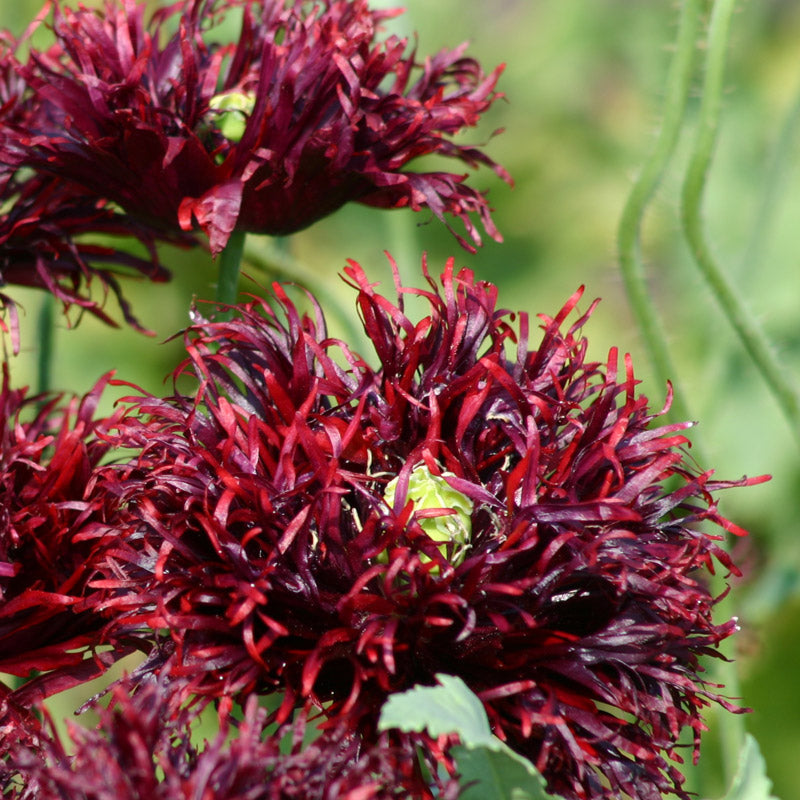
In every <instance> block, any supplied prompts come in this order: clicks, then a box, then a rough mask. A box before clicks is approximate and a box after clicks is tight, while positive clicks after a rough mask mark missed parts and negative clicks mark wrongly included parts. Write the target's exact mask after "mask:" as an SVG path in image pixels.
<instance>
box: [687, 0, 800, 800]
mask: <svg viewBox="0 0 800 800" xmlns="http://www.w3.org/2000/svg"><path fill="white" fill-rule="evenodd" d="M735 7H736V0H715V2H714V5H713V8H712V10H711V18H710V20H709V25H708V43H707V55H706V64H705V74H704V78H703V93H702V101H701V105H700V117H699V122H698V129H697V138H696V141H695V146H694V150H693V152H692V155H691V158H690V161H689V165H688V168H687V172H686V177H685V181H684V184H683V192H682V219H683V227H684V233H685V235H686V239H687V241H688V243H689V246H690V248H691V251H692V254H693V257H694V260H695V263H696V264H697V266H698V268H699V269H700V272H701V273H702V275H703V276H704V278H705V279H706V281H707V282H708V284H709V286H710V287H711V290H712V292H713V294H714V295H715V296H716V298H717V300H718V302H719V303H720V305H721V307H722V309H723V311H724V313H725V315H726V316H727V317H728V319H729V321H730V323H731V324H732V325H733V327H734V329H735V330H736V332H737V333H738V334H739V337H740V339H741V341H742V343H743V344H744V346H745V348H746V349H747V351H748V352H749V353H750V356H751V357H752V358H753V360H754V361H755V363H756V365H757V366H758V368H759V369H760V370H761V372H762V375H763V376H764V377H765V378H766V380H767V383H768V384H769V386H770V388H771V389H772V390H773V391H774V392H775V394H776V395H777V397H778V399H779V400H780V402H781V405H782V406H783V408H784V411H785V412H787V416H789V418H790V421H791V422H792V426H793V427H794V429H795V432H796V433H800V424H799V423H800V416H799V415H798V414H799V413H800V407H798V405H797V397H796V395H795V394H794V391H793V390H792V388H791V387H790V386H789V385H788V384H787V381H786V378H785V377H784V375H783V371H782V370H781V369H780V367H779V365H778V364H777V361H776V360H775V358H774V356H773V354H772V352H771V350H770V348H769V345H768V343H767V340H766V338H765V337H764V335H763V333H762V332H761V331H760V330H759V328H758V327H757V325H756V323H755V321H754V320H753V319H752V317H751V316H750V314H749V313H747V311H746V309H745V308H744V305H743V304H742V303H741V301H740V300H739V298H738V297H737V296H736V293H735V291H734V289H733V286H732V285H730V283H729V282H728V280H727V278H726V277H725V275H724V274H723V273H722V271H721V270H720V268H719V267H718V266H717V264H716V262H715V261H714V259H713V257H712V256H711V252H710V250H709V247H708V244H707V242H706V239H705V233H704V227H703V219H702V202H703V192H704V189H705V184H706V178H707V175H708V171H709V167H710V164H711V158H712V155H713V151H714V146H715V143H716V138H717V130H718V127H719V118H720V113H721V109H722V97H723V89H724V75H725V58H726V53H727V47H728V41H729V35H730V27H731V20H732V16H733V12H734V9H735ZM721 583H722V581H721V578H720V577H719V576H716V578H715V580H714V581H712V591H714V590H720V589H721ZM732 610H733V601H732V599H731V598H730V595H728V596H727V597H726V598H725V600H723V601H722V602H721V603H720V605H719V606H718V608H717V613H724V614H725V615H726V616H727V617H730V616H731V615H732V614H731V612H732ZM727 647H728V644H727V643H726V644H725V646H724V647H723V648H721V649H722V651H723V653H725V652H726V650H727ZM715 673H716V677H717V678H718V680H719V682H720V683H722V684H724V685H725V687H726V691H727V692H728V694H729V695H731V696H733V697H736V696H738V694H739V675H738V670H737V667H736V664H735V663H733V662H732V661H721V662H719V663H717V664H716V669H715ZM719 728H720V737H721V747H722V760H723V767H724V772H725V783H726V785H730V784H731V782H732V781H733V778H734V776H735V775H736V772H737V767H738V762H739V757H740V753H741V751H742V747H743V745H744V742H745V724H744V719H743V718H742V717H741V716H740V715H726V718H725V721H724V723H722V724H720V725H719Z"/></svg>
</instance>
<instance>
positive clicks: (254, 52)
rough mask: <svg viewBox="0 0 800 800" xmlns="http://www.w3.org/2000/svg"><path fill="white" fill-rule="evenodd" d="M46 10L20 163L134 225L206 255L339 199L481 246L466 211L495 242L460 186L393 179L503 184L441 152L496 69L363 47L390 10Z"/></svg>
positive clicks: (473, 162)
mask: <svg viewBox="0 0 800 800" xmlns="http://www.w3.org/2000/svg"><path fill="white" fill-rule="evenodd" d="M53 6H54V15H53V29H54V33H55V36H56V45H55V46H54V47H53V48H52V49H51V50H49V51H48V52H46V53H41V52H37V51H34V52H33V53H32V54H31V57H30V61H29V63H28V65H27V68H26V69H25V71H24V74H25V76H26V79H27V80H28V82H29V83H30V85H31V86H32V87H33V88H34V90H35V91H36V93H37V96H38V100H39V103H40V111H41V113H40V116H39V118H38V121H35V120H31V121H29V122H28V124H27V126H24V127H23V128H22V129H20V130H19V131H18V132H17V140H18V142H19V144H20V148H21V149H20V159H21V160H22V162H23V163H26V164H28V165H30V166H33V167H34V168H36V169H38V170H41V171H44V172H47V173H49V174H53V175H57V176H59V177H63V178H67V179H69V180H71V181H74V182H76V183H78V184H80V185H83V186H84V187H87V188H88V189H89V190H90V191H91V192H93V193H95V194H97V195H99V196H102V197H108V198H110V199H111V200H113V201H114V202H115V203H117V204H119V205H120V206H121V207H122V208H123V209H125V210H126V211H128V212H129V213H132V214H134V215H136V216H138V217H139V218H142V219H145V220H147V221H148V223H151V224H155V225H162V226H167V227H175V228H176V227H177V226H178V225H180V227H181V228H183V229H184V230H188V229H191V228H192V227H193V226H194V225H195V224H197V225H199V226H200V228H202V230H203V231H204V232H205V233H206V234H207V235H208V237H209V240H210V244H211V249H212V251H213V252H214V253H218V252H219V251H220V250H221V249H222V248H223V247H224V246H225V244H226V242H227V241H228V238H229V236H230V235H231V232H232V231H234V230H239V231H251V232H257V233H268V234H287V233H291V232H293V231H297V230H300V229H302V228H305V227H306V226H308V225H310V224H311V223H313V222H315V221H316V220H318V219H320V218H321V217H323V216H325V215H327V214H329V213H331V212H332V211H334V210H336V209H337V208H339V207H340V206H341V205H343V204H345V203H347V202H349V201H351V200H355V201H358V202H361V203H366V204H368V205H372V206H379V207H383V208H390V207H400V206H410V207H412V208H414V209H415V210H420V209H422V208H428V209H429V210H430V211H431V212H433V214H435V215H436V216H437V217H439V218H440V219H444V216H445V215H451V216H455V217H458V218H460V219H461V220H462V222H463V223H464V224H465V226H466V230H467V233H468V235H469V237H470V238H471V239H472V241H473V242H474V243H475V244H480V241H481V239H480V235H479V233H478V231H477V229H476V227H475V225H474V223H473V222H472V221H471V219H470V214H472V213H473V212H474V213H476V214H478V216H479V217H480V218H481V220H482V222H483V225H484V227H485V229H486V231H487V232H488V233H489V234H490V235H491V236H492V237H493V238H495V239H499V238H500V236H499V234H498V232H497V230H496V229H495V227H494V225H493V223H492V221H491V218H490V215H489V206H488V204H487V201H486V198H485V197H484V195H483V194H481V193H479V192H477V191H476V190H474V189H472V188H471V187H470V186H468V185H467V184H466V183H465V182H464V179H465V177H466V176H465V175H460V174H451V173H447V172H413V171H406V170H405V169H404V168H405V167H406V165H408V164H409V162H411V161H412V160H413V159H415V158H417V157H419V156H423V155H428V154H438V155H442V156H447V157H450V158H454V159H456V160H457V161H460V162H463V163H464V164H466V165H468V166H470V167H477V166H478V165H480V164H484V165H488V166H489V167H491V168H492V169H493V170H494V171H495V172H496V173H497V174H498V175H500V176H501V177H503V178H504V179H505V180H509V178H508V175H507V174H506V172H505V171H504V170H503V169H502V168H501V167H499V166H498V165H497V164H495V163H494V162H493V161H492V160H491V159H489V158H488V157H487V156H486V155H485V154H484V153H483V152H482V151H481V150H479V149H477V148H475V147H469V146H464V145H459V144H456V143H454V142H453V141H452V140H451V139H450V138H449V137H450V136H451V135H453V134H455V133H457V132H458V131H460V130H461V129H462V128H465V127H469V126H473V125H475V124H476V123H477V122H478V120H479V118H480V116H481V114H482V113H483V112H484V111H486V109H488V108H489V106H490V105H491V103H492V102H493V100H494V99H495V98H496V97H497V94H496V93H495V89H494V87H495V84H496V82H497V79H498V77H499V74H500V68H498V69H496V70H495V71H494V72H492V73H491V74H489V75H485V74H484V73H483V71H482V70H481V68H480V66H479V64H478V63H477V62H476V61H474V60H473V59H471V58H467V57H465V56H464V55H463V52H464V48H463V47H460V48H457V49H456V50H453V51H445V52H441V53H439V54H438V55H436V56H434V57H433V58H428V59H426V60H425V61H424V62H423V63H418V62H417V60H416V54H415V51H411V52H409V53H407V52H406V51H407V42H406V41H405V40H400V39H398V38H396V37H393V36H390V37H388V38H386V39H384V40H379V39H378V38H377V37H378V33H379V29H380V24H381V22H382V21H384V20H385V19H387V18H388V17H391V16H396V14H397V13H398V12H396V11H394V12H390V11H376V10H372V9H370V8H369V7H368V5H367V3H366V1H365V0H317V1H316V2H312V3H309V2H305V1H304V0H294V2H288V3H287V2H284V0H235V1H234V2H228V1H227V0H226V2H222V0H185V2H182V3H176V4H174V5H172V6H169V7H168V8H166V9H163V10H161V11H158V12H156V13H155V14H154V15H153V17H152V18H151V19H149V21H146V20H145V5H144V4H137V3H135V2H133V1H132V0H125V1H124V2H123V0H106V2H105V4H104V5H103V7H102V9H86V8H78V9H77V10H72V9H68V8H64V7H63V6H62V4H61V3H60V2H59V0H56V1H55V2H54V3H53ZM233 6H239V7H241V8H242V9H243V23H242V29H241V34H240V37H239V40H238V42H236V43H235V44H234V45H221V44H219V43H217V42H215V41H214V35H215V34H214V32H213V31H212V28H213V26H214V25H215V24H216V23H217V22H218V21H219V20H220V18H221V17H222V15H223V14H224V13H228V12H229V11H230V9H231V7H233ZM175 29H177V30H175ZM167 31H175V32H173V33H168V32H167ZM25 128H27V129H25ZM458 239H459V241H460V242H461V243H462V244H463V245H464V246H465V247H468V248H470V247H471V246H470V245H468V244H467V242H466V241H465V240H464V239H463V238H462V237H461V236H458Z"/></svg>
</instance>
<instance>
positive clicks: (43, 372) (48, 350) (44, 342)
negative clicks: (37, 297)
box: [36, 292, 56, 394]
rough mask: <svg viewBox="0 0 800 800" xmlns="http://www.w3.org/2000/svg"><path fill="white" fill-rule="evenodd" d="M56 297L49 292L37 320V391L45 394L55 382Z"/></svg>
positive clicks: (43, 300)
mask: <svg viewBox="0 0 800 800" xmlns="http://www.w3.org/2000/svg"><path fill="white" fill-rule="evenodd" d="M55 302H56V299H55V297H53V295H52V294H50V292H47V293H46V294H45V296H44V298H43V299H42V304H41V306H40V307H39V317H38V319H37V321H36V337H37V340H38V343H39V353H38V362H37V365H36V392H37V394H44V393H45V392H48V391H50V388H51V387H52V383H53V349H54V344H55V328H54V325H55V319H54V306H55Z"/></svg>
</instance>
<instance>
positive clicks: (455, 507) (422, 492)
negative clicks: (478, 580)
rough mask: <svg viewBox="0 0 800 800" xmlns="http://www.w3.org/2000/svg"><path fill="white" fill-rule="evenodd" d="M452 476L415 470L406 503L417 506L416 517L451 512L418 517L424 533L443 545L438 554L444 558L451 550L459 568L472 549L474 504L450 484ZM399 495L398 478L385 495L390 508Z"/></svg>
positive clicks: (421, 467)
mask: <svg viewBox="0 0 800 800" xmlns="http://www.w3.org/2000/svg"><path fill="white" fill-rule="evenodd" d="M448 475H449V476H452V477H455V476H454V475H453V473H451V472H444V473H442V475H434V474H433V473H432V472H431V471H430V470H429V469H428V467H427V465H426V464H424V463H420V464H417V466H415V467H414V469H413V470H412V472H411V475H410V477H409V480H408V492H407V494H406V498H407V500H410V501H411V502H412V503H413V504H414V511H415V513H417V514H419V512H421V511H425V510H427V509H433V508H439V509H448V511H446V512H444V513H441V514H437V515H435V516H430V517H429V516H419V515H418V517H417V521H418V522H419V525H420V527H421V528H422V530H424V531H425V533H427V534H428V536H430V538H431V539H433V540H434V541H435V542H442V544H441V546H440V547H439V551H440V552H441V553H442V555H444V556H445V557H447V556H448V549H449V550H451V552H452V555H451V556H450V560H451V563H453V564H454V565H457V564H460V563H461V561H463V560H464V556H465V555H466V552H467V550H468V549H469V546H470V539H471V536H472V507H473V503H472V500H470V499H469V497H467V496H466V495H465V494H462V493H461V492H458V491H456V490H455V489H453V487H452V486H450V484H449V483H448V482H447V480H446V477H445V476H448ZM396 492H397V478H394V479H393V480H391V481H390V482H389V483H388V484H387V486H386V490H385V492H384V495H383V499H384V500H385V501H386V503H387V504H388V505H389V506H393V505H394V500H395V494H396Z"/></svg>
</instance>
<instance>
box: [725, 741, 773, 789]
mask: <svg viewBox="0 0 800 800" xmlns="http://www.w3.org/2000/svg"><path fill="white" fill-rule="evenodd" d="M723 800H778V799H777V798H776V797H775V795H773V794H772V781H771V780H770V779H769V778H768V777H767V765H766V762H765V761H764V756H762V755H761V750H760V749H759V747H758V742H756V740H755V739H754V738H753V737H752V736H750V734H748V735H747V736H746V737H745V740H744V744H743V745H742V752H741V753H740V755H739V769H738V771H737V772H736V776H735V777H734V779H733V784H732V785H731V788H730V789H729V790H728V793H727V794H726V795H725V797H724V798H723Z"/></svg>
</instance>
